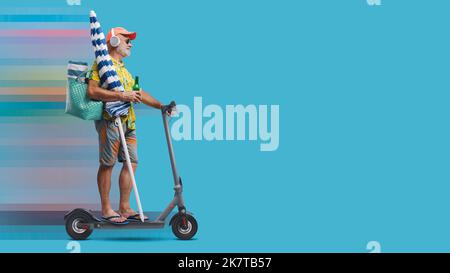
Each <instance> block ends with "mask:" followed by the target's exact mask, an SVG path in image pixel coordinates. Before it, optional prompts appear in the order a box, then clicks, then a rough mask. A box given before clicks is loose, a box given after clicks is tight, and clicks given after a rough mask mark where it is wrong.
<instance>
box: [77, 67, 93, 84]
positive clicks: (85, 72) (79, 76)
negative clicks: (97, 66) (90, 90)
mask: <svg viewBox="0 0 450 273" xmlns="http://www.w3.org/2000/svg"><path fill="white" fill-rule="evenodd" d="M90 73H92V69H88V70H86V71H84V72H82V73H81V74H80V75H78V76H77V77H76V78H75V80H76V81H77V82H81V81H80V78H81V77H83V76H85V77H84V78H85V79H84V83H87V81H86V79H89V76H90ZM88 74H89V76H88Z"/></svg>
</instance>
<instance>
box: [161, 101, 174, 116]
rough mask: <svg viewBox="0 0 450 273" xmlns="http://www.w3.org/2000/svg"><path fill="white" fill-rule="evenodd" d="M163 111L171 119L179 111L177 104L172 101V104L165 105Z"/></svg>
mask: <svg viewBox="0 0 450 273" xmlns="http://www.w3.org/2000/svg"><path fill="white" fill-rule="evenodd" d="M161 111H162V112H163V113H165V114H167V115H168V116H169V117H171V116H173V115H174V114H175V113H176V111H177V108H176V103H175V102H174V101H171V102H170V104H168V105H164V106H163V107H162V109H161Z"/></svg>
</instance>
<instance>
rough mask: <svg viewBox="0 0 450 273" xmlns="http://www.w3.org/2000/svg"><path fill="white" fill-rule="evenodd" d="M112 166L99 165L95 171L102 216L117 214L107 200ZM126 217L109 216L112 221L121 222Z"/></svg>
mask: <svg viewBox="0 0 450 273" xmlns="http://www.w3.org/2000/svg"><path fill="white" fill-rule="evenodd" d="M112 169H113V166H106V165H100V167H99V168H98V173H97V184H98V191H99V193H100V199H101V203H102V216H103V217H105V218H106V217H110V216H116V215H118V214H117V213H116V212H115V211H114V210H113V209H112V207H111V201H110V200H109V191H110V190H111V174H112ZM125 220H126V219H125V218H124V217H123V216H122V217H120V218H111V219H110V221H113V222H123V221H125Z"/></svg>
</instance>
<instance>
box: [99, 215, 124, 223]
mask: <svg viewBox="0 0 450 273" xmlns="http://www.w3.org/2000/svg"><path fill="white" fill-rule="evenodd" d="M120 217H122V216H120V215H113V216H109V217H102V219H103V220H104V221H106V222H108V223H110V224H113V225H127V224H129V222H128V221H127V220H125V221H123V222H114V221H111V219H114V218H120Z"/></svg>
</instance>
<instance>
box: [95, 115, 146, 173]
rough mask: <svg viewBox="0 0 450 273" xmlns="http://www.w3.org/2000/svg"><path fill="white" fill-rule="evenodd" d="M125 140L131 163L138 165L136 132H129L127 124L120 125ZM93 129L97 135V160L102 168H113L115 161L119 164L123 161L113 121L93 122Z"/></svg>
mask: <svg viewBox="0 0 450 273" xmlns="http://www.w3.org/2000/svg"><path fill="white" fill-rule="evenodd" d="M122 126H123V132H124V134H125V140H126V142H127V147H128V153H129V154H130V161H131V163H136V164H137V163H138V156H137V139H136V130H130V129H129V128H128V126H127V122H123V123H122ZM95 129H96V130H97V133H98V142H99V159H100V164H101V165H104V166H114V164H115V163H116V161H117V159H118V160H119V162H124V161H125V159H126V158H125V153H124V151H123V149H122V144H121V143H120V133H119V128H118V127H117V126H116V125H115V124H114V121H109V120H105V119H101V120H96V121H95Z"/></svg>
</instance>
